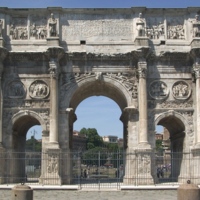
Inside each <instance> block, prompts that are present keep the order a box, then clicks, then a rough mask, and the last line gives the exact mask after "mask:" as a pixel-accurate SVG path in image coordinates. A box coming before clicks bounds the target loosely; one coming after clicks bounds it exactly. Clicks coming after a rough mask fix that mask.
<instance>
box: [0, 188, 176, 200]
mask: <svg viewBox="0 0 200 200" xmlns="http://www.w3.org/2000/svg"><path fill="white" fill-rule="evenodd" d="M11 192H12V191H11V190H0V200H10V199H11ZM33 193H34V199H33V200H88V199H92V200H122V199H123V200H177V190H122V191H115V190H113V191H112V190H111V191H82V190H76V191H71V190H35V191H34V192H33Z"/></svg>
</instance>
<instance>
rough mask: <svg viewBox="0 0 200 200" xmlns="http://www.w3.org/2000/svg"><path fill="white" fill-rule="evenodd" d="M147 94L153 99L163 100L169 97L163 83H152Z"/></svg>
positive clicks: (165, 85)
mask: <svg viewBox="0 0 200 200" xmlns="http://www.w3.org/2000/svg"><path fill="white" fill-rule="evenodd" d="M149 94H150V96H151V97H152V98H153V99H158V100H160V99H165V98H167V97H168V95H169V89H168V87H167V84H166V83H165V82H163V81H153V82H152V83H151V84H150V87H149Z"/></svg>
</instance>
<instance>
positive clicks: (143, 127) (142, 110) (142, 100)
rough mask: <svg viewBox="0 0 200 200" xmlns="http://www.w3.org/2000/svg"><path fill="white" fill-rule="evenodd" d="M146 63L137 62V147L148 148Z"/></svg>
mask: <svg viewBox="0 0 200 200" xmlns="http://www.w3.org/2000/svg"><path fill="white" fill-rule="evenodd" d="M146 72H147V63H146V61H139V62H138V74H139V87H138V102H139V123H140V125H139V127H140V128H139V145H141V146H143V145H144V147H145V146H149V143H148V130H147V129H148V123H147V119H148V118H147V88H146Z"/></svg>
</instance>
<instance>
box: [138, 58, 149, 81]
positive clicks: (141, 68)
mask: <svg viewBox="0 0 200 200" xmlns="http://www.w3.org/2000/svg"><path fill="white" fill-rule="evenodd" d="M138 74H139V78H146V74H147V63H146V61H140V62H138Z"/></svg>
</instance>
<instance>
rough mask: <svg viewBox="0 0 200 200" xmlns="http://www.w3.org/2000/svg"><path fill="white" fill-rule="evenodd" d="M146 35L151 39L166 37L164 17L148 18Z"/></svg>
mask: <svg viewBox="0 0 200 200" xmlns="http://www.w3.org/2000/svg"><path fill="white" fill-rule="evenodd" d="M146 35H147V37H148V38H149V39H152V40H157V39H164V38H165V23H164V19H163V18H162V17H156V18H151V17H148V19H147V28H146Z"/></svg>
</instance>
